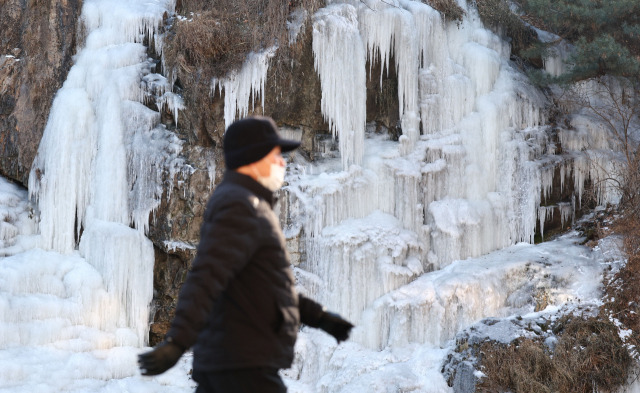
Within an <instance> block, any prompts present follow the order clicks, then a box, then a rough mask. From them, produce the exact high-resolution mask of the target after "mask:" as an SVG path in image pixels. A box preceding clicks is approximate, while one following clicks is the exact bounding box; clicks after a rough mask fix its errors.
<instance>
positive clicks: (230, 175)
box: [223, 170, 276, 208]
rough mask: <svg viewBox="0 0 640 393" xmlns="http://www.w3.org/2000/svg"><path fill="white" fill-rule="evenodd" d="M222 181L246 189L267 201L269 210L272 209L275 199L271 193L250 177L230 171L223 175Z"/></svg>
mask: <svg viewBox="0 0 640 393" xmlns="http://www.w3.org/2000/svg"><path fill="white" fill-rule="evenodd" d="M223 181H225V182H230V183H233V184H237V185H239V186H241V187H244V188H246V189H248V190H249V191H251V192H252V193H254V194H255V195H256V196H258V197H259V198H261V199H264V200H265V201H267V202H268V203H269V206H271V208H273V205H274V204H275V202H276V198H275V197H274V195H273V192H271V190H269V189H267V188H266V187H264V186H263V185H262V184H260V183H258V182H257V181H255V180H254V179H253V178H252V177H251V176H247V175H243V174H242V173H238V172H236V171H232V170H227V171H226V172H225V173H224V179H223Z"/></svg>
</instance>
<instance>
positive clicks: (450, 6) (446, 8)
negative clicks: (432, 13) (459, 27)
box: [422, 0, 465, 22]
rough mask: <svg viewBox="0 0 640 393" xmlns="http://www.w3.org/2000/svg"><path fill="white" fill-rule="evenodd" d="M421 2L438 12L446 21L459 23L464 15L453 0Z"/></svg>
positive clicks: (425, 0)
mask: <svg viewBox="0 0 640 393" xmlns="http://www.w3.org/2000/svg"><path fill="white" fill-rule="evenodd" d="M422 2H423V3H426V4H429V6H431V7H433V9H436V10H438V11H439V12H440V13H441V14H442V15H444V17H445V19H447V20H452V21H458V22H460V21H462V18H463V17H464V15H465V12H464V10H463V9H462V7H460V6H459V5H458V3H457V2H456V1H455V0H422Z"/></svg>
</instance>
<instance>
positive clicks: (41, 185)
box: [1, 0, 181, 374]
mask: <svg viewBox="0 0 640 393" xmlns="http://www.w3.org/2000/svg"><path fill="white" fill-rule="evenodd" d="M172 7H173V5H172V2H171V1H170V0H158V1H146V2H142V1H141V2H126V1H105V0H89V1H86V2H84V4H83V8H82V14H81V23H82V24H83V25H84V29H82V31H84V32H86V35H85V36H84V37H83V39H84V43H83V44H81V45H80V46H79V48H78V54H77V55H76V57H75V63H74V65H73V67H72V68H71V70H70V71H69V74H68V77H67V80H66V81H65V83H64V85H63V87H62V88H61V89H60V90H59V91H58V93H57V94H56V96H55V99H54V102H53V105H52V109H51V112H50V115H49V120H48V122H47V126H46V128H45V131H44V135H43V138H42V140H41V143H40V146H39V149H38V154H37V157H36V159H35V161H34V164H33V167H32V171H31V174H30V178H29V193H30V195H31V197H32V198H33V200H34V201H36V202H37V208H38V210H39V219H40V222H39V229H40V244H39V246H40V247H41V249H43V250H47V251H49V250H50V251H52V252H58V253H61V254H66V255H70V258H72V259H73V260H74V261H75V262H74V263H75V264H77V265H81V264H82V263H83V262H84V261H86V263H88V265H87V266H84V267H82V269H83V270H84V271H85V272H87V278H89V277H92V278H91V279H90V280H88V281H87V282H86V285H87V289H82V277H81V276H78V277H75V278H72V276H76V275H78V274H80V273H78V272H76V270H78V269H75V268H74V267H73V266H66V267H59V269H60V270H59V271H57V272H55V271H54V272H53V276H54V277H57V279H58V280H59V281H58V282H55V281H51V282H52V283H55V287H56V288H57V289H56V291H57V292H51V290H52V289H51V288H49V287H48V285H45V287H44V288H40V287H37V288H32V289H31V290H33V291H34V294H30V295H28V296H27V298H28V297H29V296H30V297H35V298H38V297H41V296H47V294H49V295H53V296H58V297H61V298H63V299H67V300H65V301H64V302H62V303H61V304H63V305H64V304H66V303H69V308H68V309H67V308H66V305H65V306H64V307H63V308H62V309H57V308H55V307H52V308H51V309H50V311H46V315H42V317H41V318H40V317H38V316H37V315H39V314H38V313H41V312H43V309H42V307H27V308H26V309H29V312H31V313H34V314H35V315H36V316H35V317H34V318H35V319H51V318H56V319H57V320H58V321H60V322H59V323H60V329H55V330H54V331H52V332H50V336H47V337H45V338H44V340H45V341H48V342H63V341H65V340H66V341H68V342H69V344H68V345H70V346H71V347H72V348H75V345H76V344H73V341H74V340H80V341H79V342H82V339H80V338H77V337H75V336H74V335H76V334H80V335H82V334H84V333H83V332H82V331H81V330H79V333H78V332H76V330H78V329H77V328H75V326H77V325H84V326H86V327H87V328H92V329H97V331H99V332H101V333H96V334H95V335H96V339H97V342H96V343H95V345H97V347H98V348H101V349H105V348H110V347H112V346H114V345H129V346H142V345H144V344H145V343H146V341H147V329H148V319H149V306H150V302H151V297H152V292H153V265H154V252H153V246H152V244H151V242H150V241H149V240H148V239H147V238H146V237H145V232H146V231H147V230H148V226H149V220H150V219H151V217H150V216H151V214H152V212H153V211H154V210H155V209H156V208H157V206H158V205H159V203H160V197H161V195H162V192H163V181H164V180H163V179H164V177H163V176H167V174H168V176H167V177H168V178H172V174H173V172H175V170H177V168H178V166H179V165H180V164H181V162H180V160H179V158H178V153H179V152H180V150H181V142H180V141H179V140H178V139H177V137H176V136H175V135H173V134H172V133H171V132H169V131H168V130H167V129H166V128H165V127H164V126H163V125H161V124H160V114H159V113H158V112H156V111H153V110H152V109H149V108H148V107H146V106H145V105H143V104H142V102H143V101H144V100H145V99H148V98H149V97H154V96H155V97H159V98H158V105H159V106H162V105H168V106H169V108H171V109H173V110H177V109H179V108H180V105H181V103H180V99H179V98H176V97H175V96H173V95H172V93H171V92H170V91H168V90H169V89H168V88H167V86H166V85H167V84H166V80H164V78H163V77H161V76H159V75H157V74H153V73H152V72H151V70H152V67H153V62H152V60H151V59H149V57H148V55H147V48H146V47H145V46H144V45H143V44H142V43H143V41H144V40H145V39H147V38H148V39H150V41H153V42H155V43H156V48H155V50H157V51H161V42H162V38H161V37H160V36H159V34H158V33H157V28H158V27H159V26H160V24H161V23H162V20H163V14H164V13H165V12H166V11H170V10H171V9H172ZM160 109H162V108H160ZM174 117H175V118H177V114H176V113H174ZM131 226H133V228H132V227H131ZM34 252H35V251H34ZM42 252H45V251H42ZM32 257H33V258H38V256H37V255H33V256H32ZM55 266H59V265H58V264H53V265H52V267H51V268H52V269H54V270H55ZM88 266H91V268H89V267H88ZM71 272H75V273H71ZM56 275H57V276H56ZM37 281H39V279H38V280H37ZM43 281H44V282H45V283H47V282H49V281H50V280H49V281H48V280H43ZM20 291H24V292H26V293H28V292H29V291H30V289H20ZM76 297H78V299H76ZM14 307H16V308H17V307H18V306H17V305H12V306H11V309H14ZM16 315H19V313H16ZM26 319H27V320H28V319H29V318H26ZM18 334H21V336H20V339H19V342H20V343H22V344H23V345H35V344H42V342H40V340H41V339H42V338H43V337H44V336H43V335H37V334H32V333H28V329H26V330H25V332H24V334H22V333H18ZM101 335H102V336H105V337H109V336H113V337H114V339H107V340H105V339H101V338H100V336H101ZM6 339H7V338H6V337H5V339H4V340H2V343H3V344H1V345H6V343H7V341H6ZM89 341H90V340H89ZM60 345H62V344H60ZM65 345H67V344H65ZM87 345H88V346H86V347H87V348H89V349H91V348H94V346H93V344H87ZM79 348H85V346H84V345H81V346H80V347H79ZM129 374H130V373H129Z"/></svg>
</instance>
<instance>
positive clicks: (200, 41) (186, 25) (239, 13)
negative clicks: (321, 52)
mask: <svg viewBox="0 0 640 393" xmlns="http://www.w3.org/2000/svg"><path fill="white" fill-rule="evenodd" d="M319 3H320V0H298V1H282V0H253V1H237V0H215V1H214V0H204V1H196V0H182V1H181V2H179V3H178V4H177V12H178V14H179V15H181V17H179V18H177V19H176V21H175V23H174V26H173V28H172V29H171V34H169V36H168V39H167V44H166V48H165V53H164V56H165V61H166V62H167V64H169V65H170V68H171V66H174V67H175V66H178V67H181V69H182V71H185V72H188V73H191V72H194V71H195V72H198V73H199V74H202V76H203V77H205V79H210V78H211V77H214V76H216V77H221V76H224V75H225V74H226V73H227V72H228V71H230V70H232V69H235V68H238V67H239V66H240V65H241V64H242V62H243V61H244V59H245V58H246V56H247V54H248V53H249V52H251V51H258V50H261V49H265V48H269V47H271V46H273V45H276V44H280V46H281V47H282V46H285V45H282V43H285V44H286V43H288V31H287V28H286V23H287V18H288V17H289V15H290V13H291V11H293V10H294V9H295V8H298V7H301V8H303V9H306V10H308V11H309V12H313V11H314V10H315V9H316V8H317V7H318V5H319ZM168 71H169V72H171V70H168Z"/></svg>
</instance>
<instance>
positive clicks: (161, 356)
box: [138, 340, 184, 375]
mask: <svg viewBox="0 0 640 393" xmlns="http://www.w3.org/2000/svg"><path fill="white" fill-rule="evenodd" d="M183 353H184V350H183V349H182V348H181V347H180V346H179V345H177V344H175V343H173V342H172V341H171V340H168V341H163V342H162V343H160V344H158V346H156V347H155V348H154V349H153V350H152V351H149V352H146V353H143V354H140V355H138V365H139V366H140V371H141V372H142V375H158V374H162V373H163V372H165V371H167V370H168V369H170V368H171V367H173V366H175V364H176V363H178V360H179V359H180V356H182V354H183Z"/></svg>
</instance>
